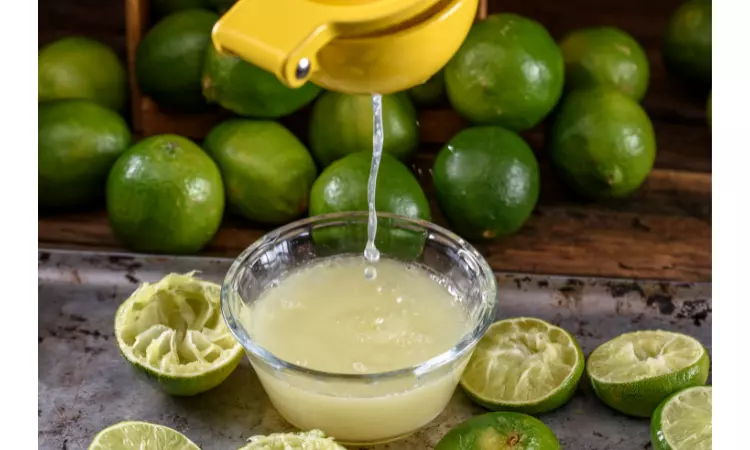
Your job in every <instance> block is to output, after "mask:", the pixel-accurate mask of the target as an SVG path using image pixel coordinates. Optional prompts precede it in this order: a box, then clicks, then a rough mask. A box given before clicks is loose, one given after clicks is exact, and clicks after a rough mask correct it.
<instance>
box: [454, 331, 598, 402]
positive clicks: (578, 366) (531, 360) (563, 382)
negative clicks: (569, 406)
mask: <svg viewBox="0 0 750 450" xmlns="http://www.w3.org/2000/svg"><path fill="white" fill-rule="evenodd" d="M520 326H526V327H527V330H526V333H527V336H526V337H534V338H535V341H534V342H530V341H529V342H526V343H524V342H519V341H518V339H516V340H515V341H509V340H508V338H509V337H510V336H509V335H508V334H507V333H504V331H510V330H503V328H508V327H513V328H514V330H512V331H514V332H517V333H523V332H524V330H523V329H520V328H519V327H520ZM529 327H530V328H529ZM529 331H531V332H533V335H532V336H529V335H528V333H529ZM541 333H548V334H547V335H546V336H545V335H544V334H541ZM550 335H552V336H553V337H554V338H555V340H554V341H550V340H549V337H550ZM503 337H504V339H502V340H501V341H500V342H498V339H500V338H503ZM516 337H518V335H517V336H516ZM539 338H541V339H542V340H544V339H546V340H547V341H546V342H544V344H543V345H544V346H545V347H546V348H545V349H544V351H543V352H542V353H538V352H535V353H533V354H531V353H529V349H528V345H527V344H531V345H539V344H540V343H541V342H542V341H540V340H539ZM503 343H505V344H511V345H510V346H508V348H505V349H501V348H499V346H500V345H502V344H503ZM552 343H554V344H556V345H550V344H552ZM561 344H562V345H564V346H565V347H567V348H564V347H561ZM561 348H562V351H563V352H565V353H567V354H566V355H562V354H561V352H560V349H561ZM491 353H494V354H491ZM503 353H504V354H503ZM519 353H527V354H524V355H519ZM561 355H562V356H564V357H567V358H572V359H570V360H569V361H566V362H562V363H561V361H559V360H558V361H555V363H556V364H557V366H556V367H555V368H556V369H558V370H557V372H558V373H557V374H552V373H550V371H549V366H548V365H547V366H542V367H544V369H543V370H541V371H538V372H537V373H536V374H534V373H533V372H534V370H535V369H538V368H539V367H540V365H539V364H538V363H539V362H548V361H543V360H544V359H545V358H547V359H549V357H557V356H561ZM519 356H521V358H519ZM493 357H495V358H493ZM490 358H492V359H490ZM521 360H523V361H521ZM490 361H495V363H497V364H500V363H510V366H512V367H506V374H507V373H508V371H513V370H514V369H516V368H519V369H520V376H515V377H514V378H515V380H516V381H517V380H518V379H520V378H524V379H526V380H528V381H529V383H538V382H539V381H540V379H542V376H544V377H547V379H546V380H544V381H547V382H549V381H552V382H553V383H554V385H552V386H548V389H546V391H545V393H544V394H543V395H539V396H536V397H532V398H525V399H513V398H510V396H508V395H503V394H504V392H500V393H498V394H499V395H495V396H492V395H491V393H488V392H486V390H487V386H483V388H484V390H485V392H482V389H480V386H477V381H481V380H477V377H476V376H474V377H472V376H471V372H472V371H474V372H478V371H483V372H484V373H485V374H486V377H485V380H484V381H487V380H489V381H495V382H497V383H499V385H498V386H496V388H497V389H503V388H504V387H505V386H508V385H510V384H509V383H507V377H503V376H498V374H497V373H491V371H492V367H491V364H492V363H490V364H488V362H490ZM583 369H584V357H583V351H582V350H581V347H580V345H579V344H578V342H577V341H576V339H575V337H573V335H571V334H570V333H568V332H567V331H565V330H564V329H562V328H560V327H558V326H555V325H552V324H550V323H548V322H545V321H543V320H541V319H536V318H530V317H517V318H513V319H505V320H501V321H498V322H495V323H494V324H492V325H491V326H490V328H489V329H488V330H487V332H486V333H485V335H484V337H482V339H481V340H480V341H479V344H478V345H477V348H476V350H474V354H473V355H472V358H471V360H470V361H469V364H468V366H467V368H466V370H464V375H463V376H462V377H461V382H460V384H461V387H462V388H463V389H464V391H465V392H466V393H467V394H468V395H469V397H470V398H471V399H472V400H474V401H475V402H477V403H478V404H480V405H482V406H484V407H485V408H487V409H490V410H493V411H513V412H521V413H525V414H541V413H544V412H548V411H552V410H554V409H556V408H559V407H560V406H562V405H564V404H565V403H567V402H568V401H569V400H570V399H571V398H572V397H573V395H574V394H575V391H576V388H577V386H578V382H579V381H580V379H581V376H582V375H583ZM566 370H567V373H566V374H565V375H564V376H563V377H560V375H559V372H562V371H566ZM510 375H511V376H513V375H515V374H510ZM525 375H529V376H528V377H526V376H525ZM540 375H541V376H540ZM555 375H557V376H555ZM550 377H554V378H555V379H552V380H550V379H549V378H550ZM516 386H517V385H516ZM528 387H533V386H528ZM532 391H533V390H532V389H528V388H525V389H522V392H525V393H529V392H532Z"/></svg>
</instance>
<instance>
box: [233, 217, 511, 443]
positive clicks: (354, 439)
mask: <svg viewBox="0 0 750 450" xmlns="http://www.w3.org/2000/svg"><path fill="white" fill-rule="evenodd" d="M378 219H379V220H378V222H379V225H380V228H381V230H380V231H379V235H383V236H384V237H387V236H388V235H391V236H394V235H397V236H399V237H400V239H402V240H404V239H407V238H412V242H413V240H414V239H421V242H422V247H421V248H422V251H421V252H409V254H410V255H413V256H411V257H407V256H404V253H403V252H399V249H398V247H397V246H390V247H389V246H381V249H380V252H381V256H380V259H379V260H378V261H374V262H373V261H369V260H366V259H365V258H364V256H363V250H364V248H365V239H364V238H363V233H365V234H366V232H365V231H364V230H366V228H367V213H340V214H331V215H324V216H316V217H313V218H310V219H305V220H301V221H298V222H295V223H292V224H289V225H287V226H285V227H282V228H279V229H278V230H276V231H274V232H271V233H269V234H268V235H267V236H265V237H264V238H263V239H261V240H259V241H258V242H256V243H255V244H253V245H252V246H251V247H250V248H248V249H247V250H245V252H243V253H242V255H240V256H239V258H238V259H237V260H236V261H235V262H234V264H233V265H232V267H231V268H230V269H229V272H228V273H227V276H226V278H225V281H224V284H223V286H222V300H221V303H222V313H223V315H224V318H225V319H226V322H227V324H228V326H229V328H230V330H231V331H232V333H233V334H234V336H235V337H236V338H237V340H238V341H239V342H240V344H241V345H242V346H243V347H244V348H245V350H246V352H247V354H248V356H249V359H250V362H251V364H252V365H253V367H254V368H255V371H256V373H257V374H258V377H259V379H260V381H261V384H262V385H263V387H264V389H265V391H266V393H267V394H268V396H269V398H270V400H271V402H272V403H273V405H274V407H275V408H276V409H277V410H278V412H279V413H280V414H281V415H282V416H283V417H284V418H285V419H286V420H287V421H288V422H290V423H291V424H293V425H294V426H296V427H298V428H301V429H320V430H323V431H324V432H325V433H326V434H327V435H329V436H333V437H334V438H336V439H337V440H338V441H340V442H344V443H348V444H371V443H377V442H385V441H390V440H394V439H398V438H401V437H404V436H406V435H409V434H411V433H413V432H414V431H416V430H418V429H419V428H421V427H422V426H424V425H425V424H427V423H428V422H430V421H431V420H432V419H434V418H435V417H436V416H437V415H438V414H440V412H441V411H442V410H443V409H444V408H445V406H446V404H447V403H448V401H449V400H450V398H451V396H452V394H453V392H454V390H455V388H456V385H457V383H458V381H459V379H460V377H461V373H462V372H463V369H464V367H465V366H466V363H467V362H468V360H469V358H470V357H471V354H472V352H473V350H474V347H475V346H476V343H477V341H478V340H479V338H481V336H482V335H483V334H484V332H485V331H486V330H487V328H488V327H489V325H490V324H491V323H492V321H493V320H494V318H495V307H496V296H497V286H496V284H495V277H494V274H493V273H492V270H491V269H490V268H489V266H488V265H487V263H486V262H485V261H484V259H483V258H482V257H481V256H480V255H479V254H478V253H477V252H476V250H474V249H473V248H472V247H471V246H470V245H468V244H467V243H465V242H464V241H463V240H462V239H461V238H459V237H458V236H456V235H455V234H453V233H451V232H450V231H447V230H445V229H443V228H441V227H438V226H437V225H434V224H431V223H429V222H425V221H421V220H415V219H407V218H404V217H400V216H394V215H389V214H379V215H378ZM391 249H392V252H391ZM396 255H397V256H396ZM373 269H374V272H375V274H376V275H375V276H374V277H373V276H371V275H372V272H373Z"/></svg>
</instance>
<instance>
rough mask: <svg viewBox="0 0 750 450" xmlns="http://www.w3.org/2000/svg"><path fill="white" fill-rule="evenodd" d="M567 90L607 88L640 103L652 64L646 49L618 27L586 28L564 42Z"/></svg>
mask: <svg viewBox="0 0 750 450" xmlns="http://www.w3.org/2000/svg"><path fill="white" fill-rule="evenodd" d="M560 49H561V50H562V53H563V59H564V60H565V88H566V90H569V91H571V90H574V89H588V88H593V87H607V88H613V89H617V90H619V91H621V92H622V93H624V94H626V95H627V96H629V97H631V98H633V99H635V100H640V99H642V98H643V95H644V94H645V93H646V89H647V88H648V78H649V65H648V57H647V56H646V52H645V51H644V50H643V47H641V45H640V44H639V43H638V41H636V40H635V39H633V37H632V36H630V35H629V34H628V33H626V32H624V31H622V30H620V29H618V28H614V27H597V28H583V29H580V30H576V31H573V32H572V33H570V34H568V35H567V36H565V38H564V39H563V40H562V42H561V43H560Z"/></svg>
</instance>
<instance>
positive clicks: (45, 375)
mask: <svg viewBox="0 0 750 450" xmlns="http://www.w3.org/2000/svg"><path fill="white" fill-rule="evenodd" d="M230 263H231V261H230V260H227V259H213V258H194V257H179V258H175V257H148V256H132V255H120V254H102V253H86V252H65V251H45V250H40V251H39V392H38V395H39V399H38V403H39V404H38V416H39V417H38V420H39V448H40V449H43V450H48V449H49V450H52V449H85V448H87V447H88V445H89V443H90V442H91V439H92V438H93V437H94V435H95V434H96V433H97V432H98V431H99V430H100V429H102V428H104V427H106V426H108V425H111V424H114V423H117V422H119V421H122V420H145V421H149V422H154V423H159V424H163V425H166V426H170V427H173V428H175V429H177V430H179V431H180V432H182V433H184V434H185V435H187V436H188V437H189V438H190V439H192V440H193V441H194V442H196V443H197V444H198V445H200V446H201V448H203V449H207V450H213V449H216V450H234V449H238V448H239V447H241V446H242V445H243V443H244V442H245V440H246V439H247V438H249V437H250V436H253V435H257V434H268V433H272V432H280V431H291V430H292V428H291V427H290V426H289V425H288V424H286V423H285V422H284V420H283V419H281V417H279V415H278V414H277V413H276V411H275V410H274V409H273V407H272V406H271V404H270V403H269V401H268V398H267V397H266V395H265V393H264V392H263V389H262V388H261V386H260V384H259V383H258V380H257V378H256V376H255V374H254V373H253V370H252V368H251V367H250V365H249V363H248V362H247V361H243V363H242V364H241V365H240V367H239V368H238V369H237V370H236V371H235V372H234V373H233V374H232V375H231V376H230V377H229V379H228V380H227V381H226V382H224V383H223V384H222V385H220V386H219V387H218V388H216V389H214V390H212V391H209V392H207V393H204V394H201V395H198V396H195V397H190V398H174V397H169V396H167V395H165V394H163V393H162V392H161V391H160V390H159V388H157V387H156V386H154V385H152V384H151V383H149V382H148V381H147V380H145V379H143V378H142V377H140V376H138V375H137V374H136V373H135V372H134V371H133V370H132V369H131V368H130V366H129V365H128V364H127V363H126V362H125V361H124V360H123V359H122V357H121V356H120V354H119V352H118V349H117V345H116V343H115V341H114V336H113V320H114V314H115V310H116V308H117V306H118V305H119V304H120V302H121V301H123V300H124V299H125V298H127V296H128V295H129V294H130V293H131V292H132V291H133V290H134V289H135V288H136V287H137V286H138V284H139V283H141V282H144V281H156V280H158V279H160V278H161V277H163V276H164V275H166V274H167V273H169V272H188V271H191V270H199V271H200V272H201V276H202V277H204V278H206V279H210V280H213V281H217V282H221V280H222V278H223V276H224V273H225V272H226V270H227V268H228V267H229V264H230ZM498 283H499V286H500V310H499V314H500V317H514V316H534V317H539V318H543V319H546V320H548V321H550V322H553V323H555V324H558V325H560V326H562V327H564V328H565V329H567V330H568V331H570V332H571V333H573V334H574V335H575V337H576V339H578V341H579V342H580V344H581V346H582V347H583V351H584V353H585V354H586V355H588V353H589V352H591V351H592V350H593V349H594V348H595V347H596V346H597V345H599V344H601V343H602V342H604V341H606V340H608V339H610V338H613V337H615V336H617V335H619V334H621V333H623V332H626V331H633V330H639V329H667V330H675V331H680V332H684V333H687V334H690V335H692V336H694V337H696V338H697V339H699V340H700V341H701V342H702V343H703V344H704V345H705V346H706V347H707V348H708V350H709V353H710V351H711V284H710V283H701V284H686V283H679V284H677V283H660V282H643V281H632V280H607V279H595V278H565V277H542V276H527V275H518V274H498ZM584 380H585V379H584ZM483 412H486V411H485V410H483V409H482V408H480V407H478V406H475V405H474V404H472V403H471V402H470V401H469V400H468V398H467V397H466V396H465V395H464V394H463V393H462V392H461V391H460V389H458V390H457V391H456V393H455V395H454V397H453V399H452V400H451V403H450V405H449V406H448V407H447V408H446V410H445V411H444V412H443V413H442V414H441V415H440V416H438V417H437V418H436V419H435V420H434V421H433V422H432V423H431V424H429V425H428V426H427V427H425V428H424V429H422V430H421V431H419V432H418V433H416V434H414V435H412V436H411V437H409V438H406V439H404V440H401V441H397V442H393V443H390V444H386V445H382V446H376V447H370V448H372V449H373V450H375V449H377V450H385V449H388V450H407V449H408V450H421V449H432V448H434V446H435V444H436V443H437V442H438V441H439V440H440V438H441V437H442V436H443V435H444V434H445V433H446V432H447V431H448V430H449V429H450V428H451V427H453V426H454V425H456V424H458V423H460V422H462V421H464V420H466V419H468V418H470V417H472V416H474V415H477V414H481V413H483ZM540 419H541V420H542V421H543V422H544V423H546V424H547V425H548V426H549V427H550V428H552V430H553V431H554V432H555V434H556V435H557V436H558V438H559V440H560V443H561V445H562V447H563V448H565V449H572V450H631V449H633V450H636V449H637V450H642V449H648V448H650V447H651V444H650V439H649V423H648V420H642V419H633V418H629V417H626V416H623V415H620V414H618V413H615V412H614V411H612V410H610V409H609V408H607V407H606V406H604V405H603V404H602V403H601V402H600V401H599V400H598V399H597V398H596V397H595V396H594V394H593V392H592V391H591V389H590V387H589V386H588V384H587V383H586V382H585V381H582V382H581V386H580V387H579V389H578V392H577V393H576V396H575V397H574V398H573V400H571V401H570V402H569V403H568V404H567V405H565V406H564V407H562V408H560V409H558V410H557V411H554V412H552V413H549V414H544V415H542V416H540Z"/></svg>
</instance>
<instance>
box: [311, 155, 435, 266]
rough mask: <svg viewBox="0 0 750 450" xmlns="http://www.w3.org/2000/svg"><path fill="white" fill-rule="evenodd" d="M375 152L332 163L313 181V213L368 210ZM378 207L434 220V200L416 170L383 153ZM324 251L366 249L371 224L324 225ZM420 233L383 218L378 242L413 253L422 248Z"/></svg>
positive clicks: (319, 238) (318, 237)
mask: <svg viewBox="0 0 750 450" xmlns="http://www.w3.org/2000/svg"><path fill="white" fill-rule="evenodd" d="M371 159H372V153H367V152H359V153H352V154H351V155H349V156H345V157H344V158H341V159H339V160H338V161H336V162H334V163H333V164H331V165H330V166H328V167H327V168H326V169H325V170H324V171H323V173H321V174H320V176H319V177H318V179H317V180H315V183H313V187H312V191H311V192H310V216H317V215H320V214H328V213H337V212H348V211H367V180H368V177H369V175H370V162H371ZM375 208H376V209H377V211H378V212H381V213H382V212H386V213H393V214H398V215H401V216H405V217H410V218H414V219H423V220H430V218H431V216H430V204H429V202H428V201H427V197H426V196H425V194H424V191H422V187H421V186H420V185H419V182H418V181H417V179H416V178H415V177H414V174H413V173H412V172H411V170H409V168H407V167H406V166H405V165H403V164H402V163H400V162H399V161H398V160H397V159H396V158H394V157H392V156H390V155H388V154H383V158H382V160H381V161H380V170H379V171H378V178H377V190H376V194H375ZM313 238H314V239H315V242H316V244H317V245H318V247H319V249H320V251H321V252H325V251H330V252H332V253H342V252H346V253H361V252H362V251H364V249H365V243H366V240H367V225H366V224H361V225H353V226H351V227H340V228H336V229H331V230H326V229H323V230H319V231H318V232H316V233H315V234H314V235H313ZM424 239H425V236H424V235H423V234H422V233H421V232H417V231H409V230H404V229H395V228H394V227H393V226H392V225H391V221H390V220H388V219H385V218H381V219H380V220H378V233H377V237H376V239H375V243H376V245H377V247H378V249H380V250H381V251H382V252H384V253H385V254H386V255H391V256H400V257H403V258H413V257H415V256H418V255H419V254H421V252H422V247H423V245H424Z"/></svg>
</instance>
